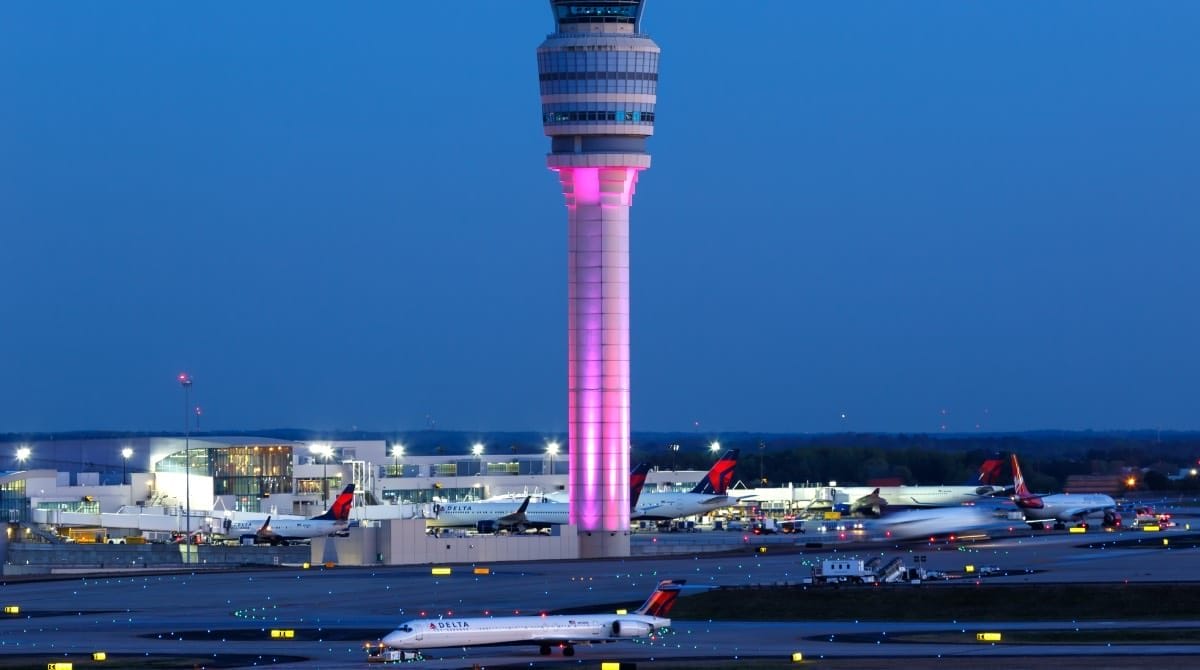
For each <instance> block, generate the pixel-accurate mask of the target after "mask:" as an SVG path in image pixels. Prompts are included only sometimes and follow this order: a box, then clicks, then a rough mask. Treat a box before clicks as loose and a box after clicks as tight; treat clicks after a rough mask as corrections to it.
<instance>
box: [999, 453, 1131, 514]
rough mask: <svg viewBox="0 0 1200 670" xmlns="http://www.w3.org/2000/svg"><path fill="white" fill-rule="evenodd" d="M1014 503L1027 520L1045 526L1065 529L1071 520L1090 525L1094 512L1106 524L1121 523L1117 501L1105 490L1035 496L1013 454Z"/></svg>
mask: <svg viewBox="0 0 1200 670" xmlns="http://www.w3.org/2000/svg"><path fill="white" fill-rule="evenodd" d="M1012 470H1013V490H1014V491H1015V493H1014V495H1013V498H1012V500H1013V502H1015V503H1016V504H1017V507H1018V508H1019V509H1020V510H1021V511H1022V512H1023V513H1024V514H1025V523H1027V524H1029V525H1031V526H1035V525H1038V524H1041V525H1042V527H1043V528H1044V527H1046V526H1048V525H1050V524H1054V528H1055V529H1056V530H1062V529H1063V528H1066V526H1067V524H1068V523H1078V524H1083V525H1086V524H1087V518H1088V517H1089V516H1092V515H1093V514H1103V515H1104V521H1103V524H1104V525H1105V526H1112V525H1115V524H1117V523H1118V520H1119V519H1120V517H1118V516H1117V502H1116V501H1115V500H1113V499H1112V497H1110V496H1107V495H1105V494H1103V493H1055V494H1048V495H1034V494H1033V493H1030V492H1029V487H1028V486H1026V485H1025V477H1024V476H1022V475H1021V466H1020V465H1019V464H1017V455H1016V454H1012Z"/></svg>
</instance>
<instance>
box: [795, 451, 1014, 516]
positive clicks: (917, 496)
mask: <svg viewBox="0 0 1200 670" xmlns="http://www.w3.org/2000/svg"><path fill="white" fill-rule="evenodd" d="M1003 465H1004V460H1003V459H1002V458H1001V457H1000V456H998V455H997V456H996V457H994V458H989V459H987V460H985V461H984V462H983V464H982V465H981V466H980V468H979V476H978V478H977V479H975V480H973V481H970V482H968V483H967V484H964V485H959V486H881V487H876V488H874V489H870V488H865V487H858V486H847V487H836V486H831V488H832V489H833V490H834V491H835V496H837V497H841V496H842V495H844V496H845V497H846V498H847V499H848V500H849V503H837V504H835V503H834V501H831V500H814V501H813V502H812V503H810V504H809V505H808V507H807V508H806V509H807V511H808V512H810V513H815V512H821V511H832V510H837V511H841V512H844V513H847V514H858V515H862V516H880V515H881V514H882V513H883V512H884V508H887V510H889V511H890V512H894V511H898V510H905V509H920V508H927V507H955V506H958V505H962V504H969V503H972V502H978V501H982V500H983V499H986V498H991V497H995V496H1000V495H1002V494H1004V493H1006V492H1007V490H1008V489H1007V488H1006V487H1005V486H1003V485H1001V484H1000V483H999V481H998V480H999V476H1000V469H1001V468H1002V467H1003ZM839 494H840V495H839Z"/></svg>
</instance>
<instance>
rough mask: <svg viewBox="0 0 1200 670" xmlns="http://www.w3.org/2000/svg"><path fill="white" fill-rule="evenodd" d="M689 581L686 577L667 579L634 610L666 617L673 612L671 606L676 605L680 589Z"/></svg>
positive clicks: (639, 612) (636, 612) (637, 612)
mask: <svg viewBox="0 0 1200 670" xmlns="http://www.w3.org/2000/svg"><path fill="white" fill-rule="evenodd" d="M686 583H687V580H686V579H665V580H663V581H661V582H659V584H658V588H657V589H655V590H654V593H651V594H650V597H649V598H647V599H646V602H645V603H643V604H642V606H641V607H639V608H637V610H635V611H634V614H642V615H645V616H654V617H660V618H663V619H665V618H666V617H667V615H668V614H670V613H671V608H672V607H674V606H675V601H676V600H677V599H678V598H679V590H680V589H682V588H683V585H684V584H686Z"/></svg>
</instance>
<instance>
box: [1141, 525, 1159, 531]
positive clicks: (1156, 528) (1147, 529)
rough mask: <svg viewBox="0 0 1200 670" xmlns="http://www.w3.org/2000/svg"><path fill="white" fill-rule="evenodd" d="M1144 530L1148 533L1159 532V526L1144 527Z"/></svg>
mask: <svg viewBox="0 0 1200 670" xmlns="http://www.w3.org/2000/svg"><path fill="white" fill-rule="evenodd" d="M1142 530H1144V531H1146V532H1147V533H1154V532H1157V531H1158V526H1142Z"/></svg>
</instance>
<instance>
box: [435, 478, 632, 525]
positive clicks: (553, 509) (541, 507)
mask: <svg viewBox="0 0 1200 670" xmlns="http://www.w3.org/2000/svg"><path fill="white" fill-rule="evenodd" d="M649 471H650V466H649V465H648V464H645V463H643V464H640V465H638V466H637V467H635V468H634V469H633V471H632V472H631V473H630V474H629V500H630V506H631V507H632V505H633V504H634V503H636V502H637V500H638V498H639V496H640V495H641V492H642V486H643V485H645V483H646V473H648V472H649ZM570 511H571V505H570V503H564V502H539V503H535V502H532V496H528V495H527V496H525V499H524V500H523V501H522V502H521V504H520V505H519V506H517V507H516V509H514V508H513V503H512V502H498V501H481V502H463V503H447V504H444V505H442V504H439V505H434V517H433V518H432V519H426V521H425V525H426V526H428V527H429V528H456V527H459V528H461V527H465V528H476V529H478V530H479V531H480V532H496V531H502V530H503V531H512V532H524V531H526V530H530V529H535V530H536V529H542V528H549V527H550V526H557V525H561V524H565V523H569V521H570Z"/></svg>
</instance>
